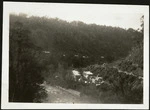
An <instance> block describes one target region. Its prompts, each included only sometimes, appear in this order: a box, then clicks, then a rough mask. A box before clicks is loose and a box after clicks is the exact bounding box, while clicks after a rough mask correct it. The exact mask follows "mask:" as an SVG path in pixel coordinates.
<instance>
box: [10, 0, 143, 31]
mask: <svg viewBox="0 0 150 110" xmlns="http://www.w3.org/2000/svg"><path fill="white" fill-rule="evenodd" d="M9 11H10V12H11V13H16V14H19V13H26V14H27V15H29V16H32V15H34V16H40V17H42V16H46V17H51V18H56V17H57V18H59V19H62V20H66V21H68V22H71V21H82V22H84V23H87V24H92V23H95V24H98V25H106V26H114V27H121V28H125V29H128V28H133V29H138V28H140V24H141V23H140V18H141V16H142V15H143V13H142V11H143V10H142V6H138V5H135V6H133V5H132V6H131V5H102V4H77V3H76V4H75V3H27V2H18V3H17V2H16V3H12V4H11V5H9Z"/></svg>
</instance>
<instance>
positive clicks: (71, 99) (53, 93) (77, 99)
mask: <svg viewBox="0 0 150 110" xmlns="http://www.w3.org/2000/svg"><path fill="white" fill-rule="evenodd" d="M45 87H46V90H47V93H48V97H47V98H46V99H45V100H44V101H43V102H44V103H100V102H98V101H97V100H96V99H94V98H92V97H90V96H87V95H82V96H80V93H79V92H78V91H74V90H70V89H64V88H61V87H55V86H49V85H46V86H45Z"/></svg>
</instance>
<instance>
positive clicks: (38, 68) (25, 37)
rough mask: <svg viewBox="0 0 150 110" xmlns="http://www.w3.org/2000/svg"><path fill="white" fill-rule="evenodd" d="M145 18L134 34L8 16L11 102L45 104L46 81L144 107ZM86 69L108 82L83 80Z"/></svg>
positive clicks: (94, 26) (23, 15) (83, 25)
mask: <svg viewBox="0 0 150 110" xmlns="http://www.w3.org/2000/svg"><path fill="white" fill-rule="evenodd" d="M143 19H144V16H141V19H139V20H141V28H142V29H141V30H134V29H132V28H129V29H123V28H119V27H111V26H105V25H97V24H85V23H83V22H81V21H73V22H67V21H64V20H61V19H59V18H47V17H37V16H31V17H27V15H26V14H19V15H15V14H10V23H9V43H10V44H9V101H10V102H42V99H43V98H46V97H47V91H46V89H45V87H44V86H41V84H43V83H44V82H46V83H47V84H49V85H53V86H60V87H63V88H66V89H72V90H76V91H79V92H80V93H81V95H82V94H86V95H88V96H91V97H93V98H97V100H101V103H125V104H126V103H136V104H137V103H138V104H139V103H143V26H144V21H143ZM72 70H76V71H79V72H80V73H81V74H80V75H81V76H80V81H77V80H76V76H72ZM84 71H90V72H92V73H93V76H95V77H96V76H98V77H102V79H103V82H104V83H101V84H99V85H98V86H97V85H95V84H96V83H91V82H90V81H89V80H90V79H86V78H85V79H84V78H83V74H82V73H83V72H84ZM85 81H87V82H89V83H85ZM97 84H98V83H97Z"/></svg>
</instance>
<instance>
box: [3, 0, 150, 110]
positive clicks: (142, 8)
mask: <svg viewBox="0 0 150 110" xmlns="http://www.w3.org/2000/svg"><path fill="white" fill-rule="evenodd" d="M24 4H31V3H29V2H3V35H2V39H3V41H2V89H1V90H2V92H1V108H2V109H148V108H149V6H147V5H111V4H109V5H108V4H107V5H106V4H82V5H99V6H102V7H104V8H105V7H107V8H110V9H111V12H112V13H117V12H119V11H122V13H130V12H129V11H128V10H132V12H133V11H134V12H135V13H142V14H143V15H144V73H143V74H144V75H143V76H144V92H143V93H144V94H143V98H144V100H143V104H52V103H14V102H9V101H8V93H9V85H8V84H9V77H8V76H9V14H10V12H11V7H12V6H16V7H17V6H18V5H22V6H23V5H24ZM33 4H36V2H35V3H34V2H33ZM40 4H42V3H40ZM44 4H45V3H44ZM46 4H50V3H46ZM53 4H55V5H56V4H63V3H53ZM68 4H70V3H68ZM79 5H80V4H79ZM107 11H108V12H109V10H107Z"/></svg>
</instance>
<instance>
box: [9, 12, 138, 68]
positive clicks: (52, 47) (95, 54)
mask: <svg viewBox="0 0 150 110" xmlns="http://www.w3.org/2000/svg"><path fill="white" fill-rule="evenodd" d="M16 22H20V23H21V24H23V25H24V27H25V28H27V29H28V31H30V33H31V34H30V40H31V41H32V42H33V43H34V44H35V45H36V46H38V47H41V48H42V49H43V51H45V50H46V51H50V58H52V59H53V60H55V62H57V60H59V61H62V62H67V65H68V66H70V65H73V66H74V67H83V66H87V65H89V64H95V63H98V64H102V63H103V62H112V61H114V60H117V59H119V58H122V57H125V56H127V55H128V52H129V51H130V50H131V47H132V46H133V39H134V38H135V37H136V36H139V35H140V33H139V32H137V31H135V30H133V29H128V30H125V29H122V28H119V27H110V26H109V27H108V26H99V25H96V24H90V25H87V24H85V23H83V22H80V21H74V22H71V23H68V22H67V21H63V20H60V19H58V18H55V19H53V18H46V17H42V18H40V17H36V16H32V17H29V18H27V17H26V15H23V14H22V15H20V16H16V15H10V23H11V26H12V27H13V25H14V24H15V23H16ZM53 54H54V55H53ZM63 55H64V56H63ZM75 55H76V56H75ZM54 57H56V58H54Z"/></svg>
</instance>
